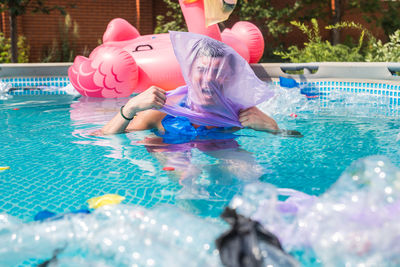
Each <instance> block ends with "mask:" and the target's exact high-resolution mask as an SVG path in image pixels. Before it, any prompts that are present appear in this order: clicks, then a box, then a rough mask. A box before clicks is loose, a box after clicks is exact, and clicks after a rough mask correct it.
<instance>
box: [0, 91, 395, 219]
mask: <svg viewBox="0 0 400 267" xmlns="http://www.w3.org/2000/svg"><path fill="white" fill-rule="evenodd" d="M396 94H397V93H396ZM126 101H127V100H126V99H87V98H77V97H75V96H71V95H39V96H32V95H14V96H13V97H12V98H9V99H6V100H0V129H2V130H1V131H0V142H1V144H2V145H1V148H0V166H9V167H10V169H8V170H5V171H2V172H0V192H2V197H1V199H0V213H5V214H8V215H11V216H14V217H16V218H19V219H21V220H23V221H26V222H29V221H32V220H33V217H34V215H35V214H36V213H37V212H39V211H41V210H44V209H46V210H49V211H52V212H55V213H63V212H68V211H73V210H77V209H80V208H87V203H86V201H87V200H88V199H90V198H92V197H96V196H100V195H104V194H111V193H112V194H119V195H121V196H124V197H125V198H126V199H125V200H124V202H123V203H125V204H129V205H133V204H135V205H139V206H142V207H144V208H152V207H157V206H159V205H160V204H163V203H166V204H172V205H173V206H176V207H178V209H180V210H183V211H185V212H188V213H190V214H195V215H199V216H200V217H202V218H204V220H208V219H210V218H217V217H218V216H219V214H220V213H221V211H222V210H223V208H224V207H225V206H227V205H228V204H229V202H230V200H231V199H232V198H233V196H235V195H236V194H238V193H240V192H241V191H242V190H243V188H244V186H245V185H246V184H249V183H253V182H255V181H262V182H266V183H271V184H273V185H275V186H277V187H279V188H292V189H296V190H299V191H302V192H305V193H307V194H311V195H321V194H322V193H324V192H325V191H326V190H327V189H328V188H329V187H330V186H331V185H332V184H333V183H334V182H335V181H336V180H337V179H338V177H339V176H340V174H341V173H342V172H343V171H344V170H345V169H346V168H347V167H348V166H349V165H350V164H351V162H353V161H355V160H357V159H359V158H362V157H366V156H369V155H384V156H386V157H388V158H389V159H390V160H391V162H392V163H393V164H394V165H396V166H400V149H399V142H400V141H399V139H400V137H399V133H400V130H399V129H400V121H399V115H398V107H397V98H396V104H395V103H394V101H393V99H386V100H384V101H382V97H380V96H377V95H376V96H371V95H361V94H360V93H358V95H357V94H356V93H354V92H353V93H352V92H348V93H343V92H342V93H340V94H333V93H332V94H330V95H327V96H326V97H321V98H320V99H317V100H307V99H306V98H305V97H304V96H303V95H301V94H298V93H297V92H296V93H293V92H289V91H287V92H286V91H285V94H282V95H280V96H278V97H277V99H276V100H275V102H274V103H269V104H268V105H261V106H260V108H261V109H263V110H264V111H266V112H268V113H270V114H271V115H272V116H273V117H274V118H275V119H276V120H277V121H278V124H279V125H280V126H281V127H282V128H285V129H292V130H297V131H300V132H301V133H302V134H303V135H304V137H303V138H291V137H283V136H275V135H271V134H268V133H264V132H255V131H252V130H249V129H242V130H240V131H239V132H236V133H235V135H236V138H234V139H228V140H226V139H225V140H217V141H208V142H202V143H198V144H191V145H189V146H167V147H165V146H160V145H159V141H160V140H158V139H157V138H156V136H155V135H154V134H153V133H152V132H151V131H144V132H132V133H127V134H120V135H114V136H93V135H90V133H92V132H93V131H94V130H96V129H99V128H101V126H102V125H104V124H105V123H106V122H107V121H108V120H109V119H110V118H112V117H113V115H115V114H116V112H118V110H119V107H120V106H121V105H123V104H124V103H125V102H126ZM166 166H167V167H171V166H173V167H174V168H175V171H172V172H169V171H165V170H163V167H166Z"/></svg>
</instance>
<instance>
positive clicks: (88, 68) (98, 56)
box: [68, 0, 264, 98]
mask: <svg viewBox="0 0 400 267" xmlns="http://www.w3.org/2000/svg"><path fill="white" fill-rule="evenodd" d="M179 2H180V5H181V9H182V12H183V15H184V17H185V20H186V23H187V25H188V29H189V31H190V32H195V33H200V34H204V35H207V36H210V37H212V38H215V39H217V40H219V41H222V42H224V43H226V44H228V45H230V46H232V47H233V48H234V49H235V50H236V51H237V52H238V53H239V54H240V55H241V56H242V57H243V58H245V59H246V61H247V62H249V63H256V62H258V60H260V58H261V56H262V54H263V52H264V39H263V36H262V33H261V31H260V30H259V29H258V28H257V27H256V26H255V25H254V24H252V23H250V22H244V21H242V22H238V23H236V24H235V25H234V26H233V27H232V29H225V30H224V31H223V32H222V33H221V32H220V30H219V27H218V25H216V24H215V25H211V26H209V27H205V17H204V3H203V0H190V1H188V0H180V1H179ZM68 76H69V79H70V81H71V83H72V85H73V86H74V87H75V89H76V90H78V92H79V93H80V94H82V95H84V96H91V97H104V98H116V97H127V96H130V95H131V94H132V93H140V92H143V91H144V90H146V89H147V88H149V87H150V86H152V85H155V86H158V87H161V88H163V89H165V90H172V89H175V88H177V87H179V86H181V85H183V84H184V80H183V77H182V74H181V70H180V67H179V64H178V61H177V60H176V58H175V55H174V52H173V48H172V45H171V41H170V39H169V34H167V33H166V34H152V35H144V36H141V35H140V34H139V32H138V30H137V29H136V28H135V27H133V26H132V25H131V24H129V22H127V21H126V20H124V19H121V18H117V19H113V20H112V21H111V22H110V23H109V24H108V26H107V29H106V32H105V33H104V35H103V44H102V45H100V46H99V47H97V48H96V49H94V50H93V51H92V53H91V54H90V56H89V58H86V57H83V56H77V57H76V58H75V61H74V64H73V65H72V66H71V67H70V68H69V70H68Z"/></svg>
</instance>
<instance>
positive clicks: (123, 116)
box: [119, 105, 135, 121]
mask: <svg viewBox="0 0 400 267" xmlns="http://www.w3.org/2000/svg"><path fill="white" fill-rule="evenodd" d="M124 107H125V105H124V106H122V107H121V109H120V110H119V111H120V112H119V113H121V116H122V118H124V119H125V120H127V121H131V120H133V118H135V116H133V117H132V118H127V117H125V115H124V112H123V108H124Z"/></svg>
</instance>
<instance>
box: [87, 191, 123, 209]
mask: <svg viewBox="0 0 400 267" xmlns="http://www.w3.org/2000/svg"><path fill="white" fill-rule="evenodd" d="M124 199H125V197H122V196H120V195H117V194H107V195H104V196H99V197H94V198H91V199H89V200H88V201H87V202H88V204H89V208H90V209H97V208H100V207H103V206H106V205H115V204H119V203H121V201H122V200H124Z"/></svg>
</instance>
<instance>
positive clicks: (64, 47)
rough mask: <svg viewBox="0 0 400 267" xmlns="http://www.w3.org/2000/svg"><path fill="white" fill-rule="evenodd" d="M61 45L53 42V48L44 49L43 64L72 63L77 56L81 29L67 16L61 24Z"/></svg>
mask: <svg viewBox="0 0 400 267" xmlns="http://www.w3.org/2000/svg"><path fill="white" fill-rule="evenodd" d="M59 34H60V38H59V39H60V43H58V41H57V40H55V39H54V40H53V42H52V45H51V46H47V47H44V49H43V52H42V57H41V60H40V61H41V62H72V61H74V58H75V55H76V52H75V50H76V45H75V42H76V40H77V39H78V38H79V27H78V23H77V22H76V21H72V19H71V16H70V15H69V14H67V15H66V16H65V18H64V20H63V21H62V22H60V23H59Z"/></svg>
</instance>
